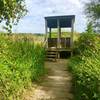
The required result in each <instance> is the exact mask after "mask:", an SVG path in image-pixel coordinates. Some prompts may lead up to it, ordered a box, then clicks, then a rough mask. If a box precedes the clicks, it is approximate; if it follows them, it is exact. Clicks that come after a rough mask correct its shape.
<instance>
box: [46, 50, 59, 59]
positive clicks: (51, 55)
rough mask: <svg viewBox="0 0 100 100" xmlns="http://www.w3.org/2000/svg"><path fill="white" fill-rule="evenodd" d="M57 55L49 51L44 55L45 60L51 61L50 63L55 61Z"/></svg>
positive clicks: (55, 52)
mask: <svg viewBox="0 0 100 100" xmlns="http://www.w3.org/2000/svg"><path fill="white" fill-rule="evenodd" d="M57 55H58V52H57V51H50V50H47V53H46V59H47V60H50V61H51V60H52V61H56V59H57V57H58V56H57Z"/></svg>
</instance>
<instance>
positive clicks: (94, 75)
mask: <svg viewBox="0 0 100 100" xmlns="http://www.w3.org/2000/svg"><path fill="white" fill-rule="evenodd" d="M76 50H77V51H78V55H76V56H75V57H73V58H71V60H70V63H69V67H70V69H71V71H72V73H73V76H74V86H75V99H76V100H100V38H99V37H98V36H97V35H96V34H91V33H84V34H82V35H81V36H80V38H79V41H78V43H77V49H76Z"/></svg>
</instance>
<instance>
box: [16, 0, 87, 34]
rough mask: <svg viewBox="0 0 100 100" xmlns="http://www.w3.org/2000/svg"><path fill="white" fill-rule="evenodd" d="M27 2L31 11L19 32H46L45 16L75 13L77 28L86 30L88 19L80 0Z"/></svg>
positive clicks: (31, 0) (19, 26)
mask: <svg viewBox="0 0 100 100" xmlns="http://www.w3.org/2000/svg"><path fill="white" fill-rule="evenodd" d="M84 1H86V0H84ZM26 4H27V9H28V10H29V12H28V14H27V16H26V17H24V18H23V20H22V21H21V22H20V23H19V25H18V26H17V31H19V32H33V33H34V32H44V17H45V16H50V15H73V14H74V15H76V30H77V31H83V30H84V27H85V22H86V20H85V17H84V16H83V13H82V9H83V8H82V7H83V5H82V2H80V0H26ZM21 27H23V28H21Z"/></svg>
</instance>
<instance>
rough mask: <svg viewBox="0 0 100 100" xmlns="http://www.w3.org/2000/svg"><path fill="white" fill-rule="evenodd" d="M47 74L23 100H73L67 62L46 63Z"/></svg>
mask: <svg viewBox="0 0 100 100" xmlns="http://www.w3.org/2000/svg"><path fill="white" fill-rule="evenodd" d="M45 66H46V68H47V69H48V74H47V76H46V77H45V79H44V80H43V81H42V82H41V83H40V84H39V85H38V86H37V88H36V89H35V90H34V92H32V93H31V94H30V95H28V96H26V97H25V98H24V100H73V94H72V91H71V90H72V82H71V81H72V75H71V74H70V73H69V71H68V68H67V60H58V61H57V62H46V63H45Z"/></svg>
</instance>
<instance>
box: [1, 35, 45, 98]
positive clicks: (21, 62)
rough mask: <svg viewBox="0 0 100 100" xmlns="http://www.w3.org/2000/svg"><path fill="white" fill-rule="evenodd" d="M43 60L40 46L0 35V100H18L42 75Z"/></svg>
mask: <svg viewBox="0 0 100 100" xmlns="http://www.w3.org/2000/svg"><path fill="white" fill-rule="evenodd" d="M44 58H45V50H44V48H43V46H40V44H34V43H33V42H32V41H28V40H27V39H26V38H24V37H23V39H20V40H19V39H18V40H17V39H12V38H11V36H7V35H0V100H2V99H3V100H18V98H19V97H20V95H21V93H22V92H23V90H24V89H25V88H27V87H29V86H31V83H32V81H35V80H38V79H39V77H40V76H41V75H43V74H44Z"/></svg>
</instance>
